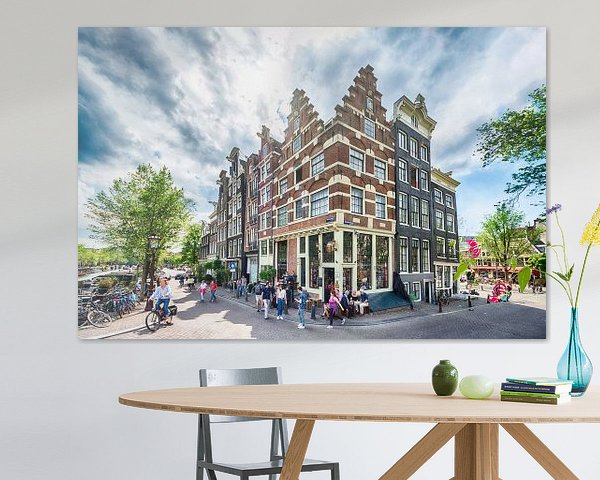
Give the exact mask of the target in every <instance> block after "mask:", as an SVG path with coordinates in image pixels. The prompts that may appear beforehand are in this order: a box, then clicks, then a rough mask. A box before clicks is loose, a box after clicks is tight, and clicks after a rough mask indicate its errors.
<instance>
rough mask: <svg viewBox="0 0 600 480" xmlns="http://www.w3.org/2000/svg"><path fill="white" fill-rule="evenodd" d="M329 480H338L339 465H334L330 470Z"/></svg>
mask: <svg viewBox="0 0 600 480" xmlns="http://www.w3.org/2000/svg"><path fill="white" fill-rule="evenodd" d="M331 480H340V465H339V463H336V464H335V465H334V466H333V468H332V469H331Z"/></svg>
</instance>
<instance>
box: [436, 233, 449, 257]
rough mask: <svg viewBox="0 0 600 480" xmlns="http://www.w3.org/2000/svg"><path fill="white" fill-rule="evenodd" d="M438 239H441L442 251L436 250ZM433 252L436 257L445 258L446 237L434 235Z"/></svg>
mask: <svg viewBox="0 0 600 480" xmlns="http://www.w3.org/2000/svg"><path fill="white" fill-rule="evenodd" d="M439 240H441V241H442V242H441V243H442V245H443V246H444V249H443V250H442V253H440V252H439V251H438V244H439ZM435 254H436V256H438V257H441V258H446V239H445V238H444V237H436V239H435Z"/></svg>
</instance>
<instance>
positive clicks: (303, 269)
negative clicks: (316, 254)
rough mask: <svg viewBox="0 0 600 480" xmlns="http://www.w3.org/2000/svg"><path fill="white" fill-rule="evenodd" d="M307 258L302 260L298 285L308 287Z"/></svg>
mask: <svg viewBox="0 0 600 480" xmlns="http://www.w3.org/2000/svg"><path fill="white" fill-rule="evenodd" d="M305 282H306V257H301V258H300V278H299V279H298V285H306V283H305Z"/></svg>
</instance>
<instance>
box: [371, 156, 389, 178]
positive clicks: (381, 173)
mask: <svg viewBox="0 0 600 480" xmlns="http://www.w3.org/2000/svg"><path fill="white" fill-rule="evenodd" d="M374 167H375V176H376V177H377V178H378V179H379V180H385V179H386V177H387V175H386V170H385V162H384V161H383V160H378V159H375V163H374Z"/></svg>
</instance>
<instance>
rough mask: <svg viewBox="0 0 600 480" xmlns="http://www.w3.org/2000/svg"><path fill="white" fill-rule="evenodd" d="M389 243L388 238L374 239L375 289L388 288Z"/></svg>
mask: <svg viewBox="0 0 600 480" xmlns="http://www.w3.org/2000/svg"><path fill="white" fill-rule="evenodd" d="M389 245H390V242H389V240H388V237H379V236H377V237H375V288H388V286H389V268H388V262H389V258H390V251H389V249H390V247H389Z"/></svg>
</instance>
